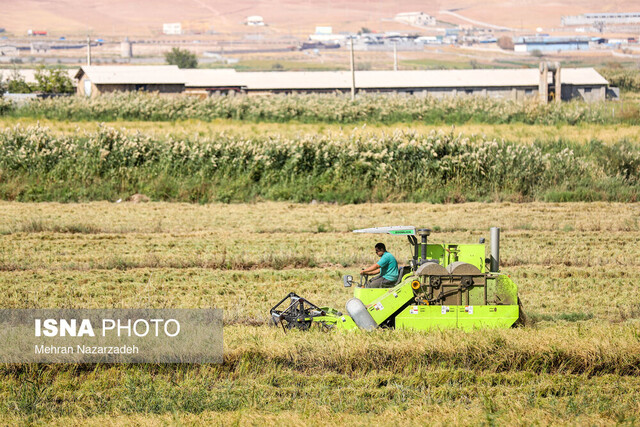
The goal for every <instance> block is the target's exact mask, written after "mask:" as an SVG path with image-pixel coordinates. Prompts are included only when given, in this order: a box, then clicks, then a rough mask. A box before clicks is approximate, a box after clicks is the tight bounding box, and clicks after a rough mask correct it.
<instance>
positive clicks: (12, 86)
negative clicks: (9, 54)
mask: <svg viewBox="0 0 640 427" xmlns="http://www.w3.org/2000/svg"><path fill="white" fill-rule="evenodd" d="M7 92H9V93H31V92H33V88H32V87H31V86H30V85H29V83H27V82H26V81H24V77H22V74H20V71H18V68H14V69H13V71H11V74H9V78H8V79H7Z"/></svg>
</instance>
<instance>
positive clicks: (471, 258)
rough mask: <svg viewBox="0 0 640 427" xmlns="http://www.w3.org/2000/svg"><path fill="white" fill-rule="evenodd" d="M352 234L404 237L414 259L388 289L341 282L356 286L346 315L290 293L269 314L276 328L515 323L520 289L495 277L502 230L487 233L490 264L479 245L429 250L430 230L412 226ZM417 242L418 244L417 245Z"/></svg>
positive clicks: (503, 325)
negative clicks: (518, 290) (314, 325)
mask: <svg viewBox="0 0 640 427" xmlns="http://www.w3.org/2000/svg"><path fill="white" fill-rule="evenodd" d="M354 233H375V234H390V235H393V236H406V237H407V239H408V241H409V245H410V248H411V254H412V255H411V259H410V260H409V261H408V263H407V265H406V266H404V267H401V266H399V270H400V274H399V277H398V280H397V282H396V283H395V284H393V285H392V287H391V288H369V287H367V285H368V283H369V278H368V277H366V276H361V277H360V281H359V282H358V283H355V282H354V279H353V276H351V275H347V276H344V277H343V283H344V286H346V287H351V286H353V285H354V284H355V285H356V286H354V292H353V298H351V299H350V300H349V301H347V304H346V314H343V313H342V312H340V311H338V310H336V309H333V308H329V307H318V306H316V305H314V304H312V303H311V302H309V301H307V300H306V299H304V298H302V297H300V296H298V295H296V294H295V293H293V292H292V293H290V294H289V295H288V296H286V297H285V298H283V299H282V300H281V301H280V302H279V303H278V304H276V305H275V306H274V307H273V308H272V309H271V312H270V313H271V317H272V319H273V321H274V323H275V324H276V325H282V327H283V328H284V329H285V331H286V330H287V329H294V328H295V329H309V328H310V327H311V326H312V325H313V324H314V322H315V323H317V324H318V325H320V326H322V327H324V328H327V329H332V328H337V329H356V328H360V329H364V330H373V329H375V328H378V327H388V328H401V329H418V330H430V329H446V328H456V327H457V328H461V329H473V328H508V327H511V326H512V325H513V324H514V323H516V321H517V320H518V318H519V317H520V308H519V306H518V295H517V286H516V284H515V283H514V282H513V281H512V280H511V278H510V277H509V276H508V275H506V274H502V273H501V272H500V271H499V259H500V255H499V251H500V249H499V247H500V242H499V240H500V229H499V228H495V227H494V228H492V229H491V251H490V256H489V257H488V258H487V257H485V245H484V239H480V243H467V244H459V243H428V237H429V236H430V235H431V230H430V229H427V228H416V227H413V226H392V227H376V228H366V229H361V230H354ZM418 238H419V240H418Z"/></svg>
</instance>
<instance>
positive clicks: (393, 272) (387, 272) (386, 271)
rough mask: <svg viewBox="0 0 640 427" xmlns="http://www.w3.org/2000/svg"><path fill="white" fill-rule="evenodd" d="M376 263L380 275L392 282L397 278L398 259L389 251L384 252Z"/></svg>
mask: <svg viewBox="0 0 640 427" xmlns="http://www.w3.org/2000/svg"><path fill="white" fill-rule="evenodd" d="M376 264H378V265H379V266H380V276H382V277H384V278H385V279H387V280H391V281H392V282H393V281H396V280H398V261H396V259H395V258H394V256H393V255H391V254H390V253H389V252H385V253H384V254H383V255H382V256H381V257H380V261H378V262H377V263H376Z"/></svg>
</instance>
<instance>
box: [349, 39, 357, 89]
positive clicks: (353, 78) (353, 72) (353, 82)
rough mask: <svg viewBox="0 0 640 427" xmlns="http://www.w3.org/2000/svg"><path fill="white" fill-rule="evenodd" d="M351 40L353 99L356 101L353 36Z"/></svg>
mask: <svg viewBox="0 0 640 427" xmlns="http://www.w3.org/2000/svg"><path fill="white" fill-rule="evenodd" d="M350 40H351V100H352V101H355V99H356V69H355V64H354V62H355V61H354V59H353V36H352V37H351V38H350Z"/></svg>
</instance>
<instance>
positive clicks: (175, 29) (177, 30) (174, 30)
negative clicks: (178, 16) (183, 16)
mask: <svg viewBox="0 0 640 427" xmlns="http://www.w3.org/2000/svg"><path fill="white" fill-rule="evenodd" d="M162 33H163V34H168V35H179V34H182V25H181V24H180V23H179V22H175V23H171V24H162Z"/></svg>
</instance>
